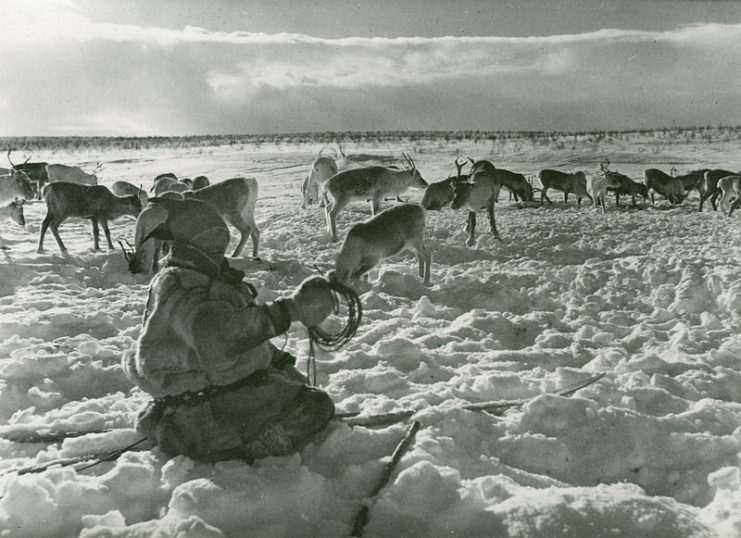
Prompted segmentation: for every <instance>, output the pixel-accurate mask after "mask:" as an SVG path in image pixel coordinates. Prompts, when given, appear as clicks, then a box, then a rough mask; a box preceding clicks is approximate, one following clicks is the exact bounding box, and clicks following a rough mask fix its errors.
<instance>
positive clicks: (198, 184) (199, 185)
mask: <svg viewBox="0 0 741 538" xmlns="http://www.w3.org/2000/svg"><path fill="white" fill-rule="evenodd" d="M209 185H211V182H210V181H209V180H208V178H207V177H206V176H198V177H196V178H194V179H193V185H192V186H191V190H194V191H197V190H199V189H203V188H205V187H208V186H209Z"/></svg>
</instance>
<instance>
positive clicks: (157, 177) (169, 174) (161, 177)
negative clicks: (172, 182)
mask: <svg viewBox="0 0 741 538" xmlns="http://www.w3.org/2000/svg"><path fill="white" fill-rule="evenodd" d="M166 177H169V178H170V179H177V178H178V176H176V175H175V174H174V173H172V172H165V173H164V174H158V175H156V176H154V179H153V180H152V184H153V185H154V184H155V183H157V182H158V181H159V180H160V179H163V178H166Z"/></svg>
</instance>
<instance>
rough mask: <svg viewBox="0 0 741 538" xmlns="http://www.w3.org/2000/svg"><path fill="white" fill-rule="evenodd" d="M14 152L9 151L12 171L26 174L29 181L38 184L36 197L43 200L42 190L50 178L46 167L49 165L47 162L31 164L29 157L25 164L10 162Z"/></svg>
mask: <svg viewBox="0 0 741 538" xmlns="http://www.w3.org/2000/svg"><path fill="white" fill-rule="evenodd" d="M11 151H13V150H12V149H9V150H8V155H7V157H8V162H9V163H10V167H11V170H15V171H16V172H24V173H25V174H26V175H27V177H28V179H29V181H33V182H35V183H36V192H35V194H34V196H35V197H37V198H38V199H39V200H41V189H42V188H43V186H44V185H46V184H47V183H48V182H49V176H47V175H46V165H47V164H48V163H45V162H35V163H30V162H28V161H30V160H31V157H30V156H29V157H28V158H27V159H26V160H25V161H24V162H23V164H14V163H13V161H11V160H10V153H11Z"/></svg>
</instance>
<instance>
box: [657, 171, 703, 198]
mask: <svg viewBox="0 0 741 538" xmlns="http://www.w3.org/2000/svg"><path fill="white" fill-rule="evenodd" d="M643 178H644V180H645V182H646V187H647V188H648V192H649V195H650V197H651V205H653V204H655V203H656V201H655V199H654V194H655V193H658V194H660V195H662V196H663V197H664V198H666V199H667V200H669V203H671V204H672V205H677V204H681V203H682V202H683V201H684V199H685V198H686V197H687V191H689V190H691V189H693V188H696V185H697V183H698V182H699V181H700V180H701V179H702V175H698V174H697V173H696V172H690V173H689V174H685V175H683V176H674V177H673V176H670V175H669V174H667V173H665V172H662V171H661V170H659V169H658V168H647V169H646V170H644V171H643ZM686 184H687V185H690V188H689V189H688V188H686V187H685V185H686Z"/></svg>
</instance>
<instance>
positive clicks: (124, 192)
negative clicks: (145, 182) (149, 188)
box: [111, 181, 149, 207]
mask: <svg viewBox="0 0 741 538" xmlns="http://www.w3.org/2000/svg"><path fill="white" fill-rule="evenodd" d="M111 192H113V194H115V195H116V196H132V195H136V196H138V197H139V201H140V202H141V204H142V207H144V206H145V205H147V202H148V201H149V196H147V193H146V192H144V189H142V186H141V185H139V186H138V187H137V186H136V185H134V184H133V183H129V182H128V181H115V182H114V183H113V185H111Z"/></svg>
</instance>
